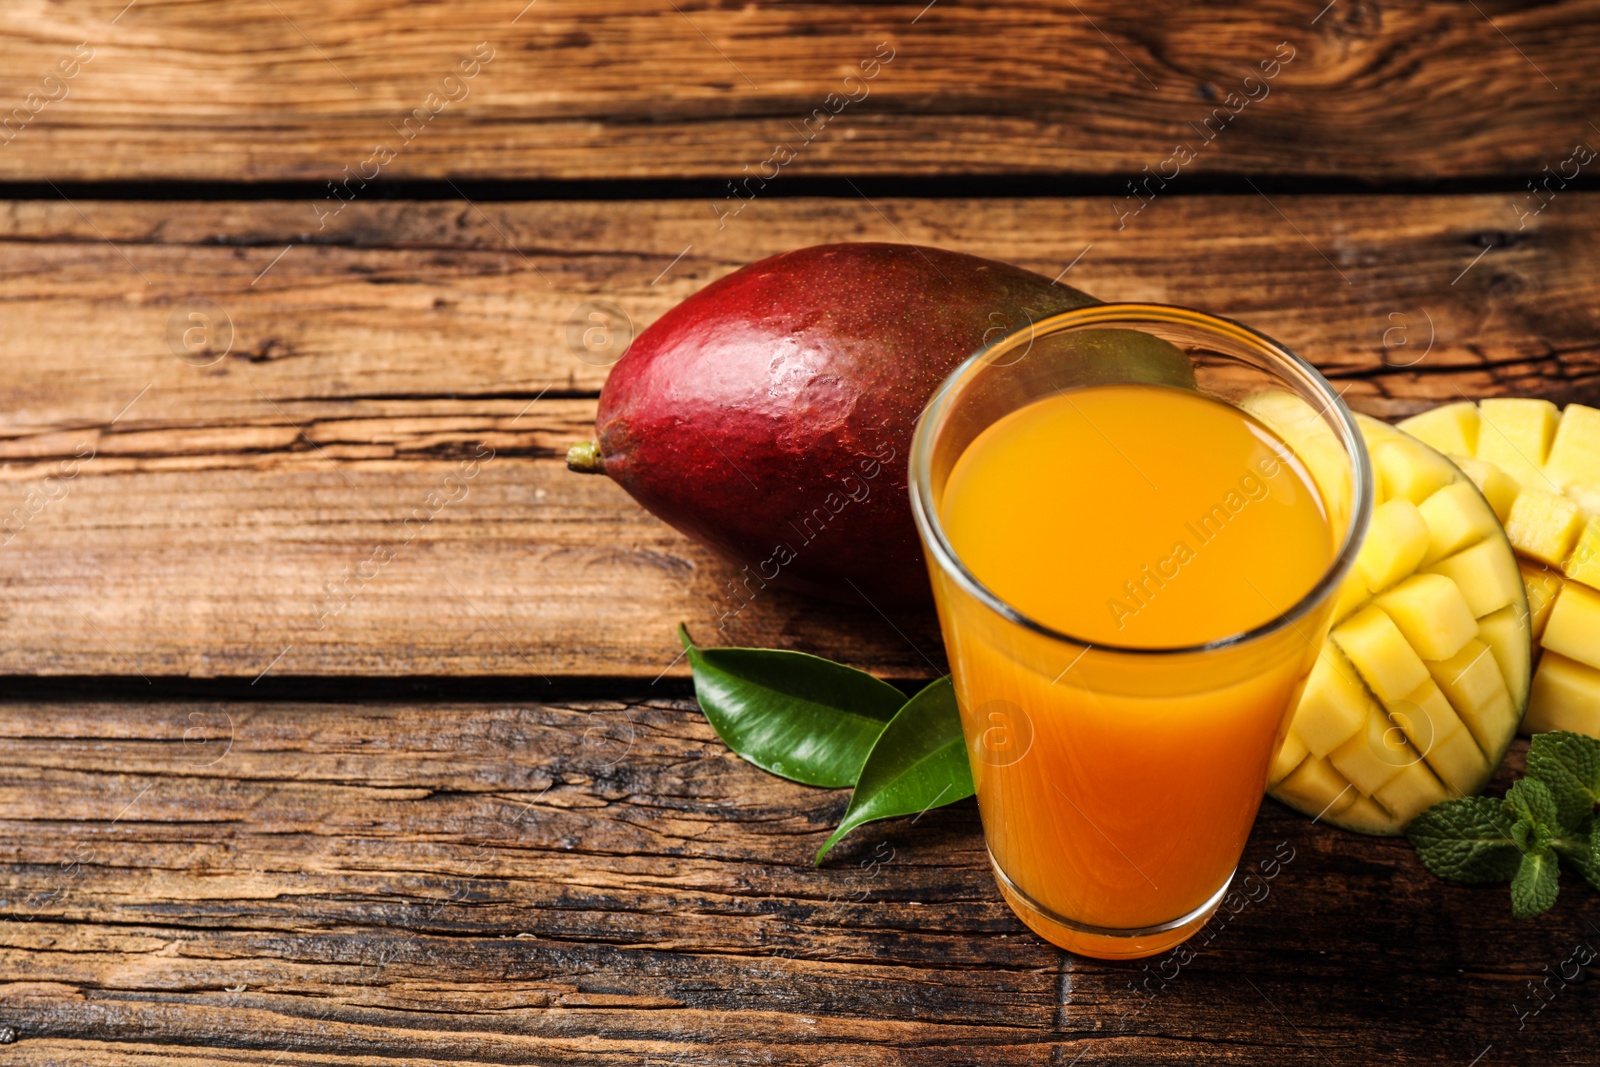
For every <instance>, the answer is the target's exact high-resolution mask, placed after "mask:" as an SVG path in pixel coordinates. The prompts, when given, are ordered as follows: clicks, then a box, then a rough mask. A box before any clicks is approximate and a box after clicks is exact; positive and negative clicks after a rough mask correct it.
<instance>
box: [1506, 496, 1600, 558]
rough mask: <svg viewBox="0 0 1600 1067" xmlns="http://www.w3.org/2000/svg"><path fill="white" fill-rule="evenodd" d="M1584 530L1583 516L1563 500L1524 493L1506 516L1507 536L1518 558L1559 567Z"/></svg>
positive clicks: (1576, 508)
mask: <svg viewBox="0 0 1600 1067" xmlns="http://www.w3.org/2000/svg"><path fill="white" fill-rule="evenodd" d="M1582 530H1583V512H1581V511H1579V510H1578V505H1576V504H1574V503H1573V502H1572V501H1570V500H1568V499H1567V498H1566V497H1564V496H1557V495H1556V494H1555V493H1550V492H1546V491H1545V490H1543V489H1526V488H1525V489H1523V491H1522V492H1521V493H1519V494H1517V502H1516V503H1515V504H1512V505H1511V514H1510V515H1508V516H1506V536H1507V537H1509V538H1511V547H1512V548H1514V549H1516V550H1517V554H1518V555H1520V556H1527V557H1530V558H1532V559H1536V560H1538V561H1539V562H1541V563H1548V564H1550V566H1552V567H1559V566H1561V565H1562V564H1563V563H1565V562H1566V560H1567V557H1568V556H1569V555H1571V554H1572V548H1573V546H1574V545H1575V544H1577V543H1578V534H1579V533H1580V532H1582Z"/></svg>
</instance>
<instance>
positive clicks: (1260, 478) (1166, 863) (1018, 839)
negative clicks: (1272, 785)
mask: <svg viewBox="0 0 1600 1067" xmlns="http://www.w3.org/2000/svg"><path fill="white" fill-rule="evenodd" d="M1314 486H1315V483H1314V482H1313V480H1312V479H1311V477H1310V476H1309V475H1308V474H1307V472H1306V470H1305V468H1304V467H1303V466H1302V465H1301V463H1300V462H1299V460H1297V459H1296V458H1295V456H1294V453H1293V452H1292V451H1291V450H1290V449H1289V448H1288V447H1287V446H1285V445H1284V444H1283V442H1282V441H1280V440H1279V439H1278V438H1277V437H1276V436H1275V435H1274V434H1273V433H1272V432H1271V431H1269V430H1267V429H1266V428H1265V427H1264V426H1262V425H1261V424H1260V423H1259V422H1256V421H1255V420H1253V419H1252V418H1250V416H1248V415H1246V414H1245V413H1244V412H1242V411H1240V410H1238V409H1237V408H1234V407H1232V406H1230V405H1228V404H1226V403H1223V402H1221V401H1219V400H1214V399H1211V398H1209V397H1206V396H1204V395H1202V394H1200V393H1198V392H1194V391H1190V390H1185V389H1178V388H1172V387H1167V386H1156V385H1139V384H1118V385H1097V386H1089V387H1084V388H1078V389H1070V390H1067V391H1065V392H1060V393H1056V394H1053V395H1049V396H1046V397H1044V398H1042V399H1039V400H1035V401H1033V402H1032V403H1029V404H1027V405H1026V406H1024V407H1022V408H1019V409H1017V410H1015V411H1013V412H1011V413H1010V414H1008V415H1005V416H1004V417H1002V418H1000V419H999V420H998V421H997V422H994V423H993V424H991V425H989V426H988V427H987V428H985V429H984V430H982V431H981V432H980V433H978V434H977V436H976V437H975V438H974V439H973V440H972V442H971V443H970V444H969V445H967V447H966V448H965V450H964V451H963V452H962V453H961V454H960V456H959V458H958V459H957V460H956V461H955V463H954V465H953V467H951V469H950V473H949V477H948V479H947V481H946V483H945V486H944V491H943V494H942V498H941V499H940V501H939V502H938V511H939V517H940V520H941V522H942V524H943V526H944V529H945V532H946V536H947V537H948V540H949V544H950V547H951V548H952V549H953V551H954V553H955V556H956V557H957V558H958V559H959V560H960V561H961V563H962V564H963V565H964V566H965V568H966V569H967V571H968V572H969V573H970V574H971V576H972V577H974V578H975V579H976V580H977V581H978V582H980V583H982V584H983V585H984V586H986V587H987V588H988V589H989V590H990V591H991V592H992V593H994V594H995V595H996V596H998V597H999V598H1000V599H1001V600H1002V601H1004V602H1005V603H1006V604H1008V605H1010V606H1012V607H1013V608H1015V609H1016V610H1017V611H1019V612H1021V613H1022V614H1023V615H1025V616H1026V617H1027V618H1029V619H1031V620H1033V622H1035V623H1038V624H1041V625H1042V626H1044V627H1048V628H1049V629H1051V630H1054V631H1056V632H1057V633H1058V634H1065V635H1067V636H1068V637H1070V638H1073V639H1075V640H1074V642H1061V641H1059V640H1050V639H1047V638H1046V637H1045V636H1044V635H1039V634H1037V633H1036V632H1034V631H1031V630H1029V629H1028V628H1026V627H1017V626H1015V625H1010V624H1007V623H1006V622H1005V621H1004V620H1001V619H999V618H998V617H996V616H995V613H994V612H993V611H992V610H991V609H989V608H988V607H985V606H984V605H982V604H980V603H978V602H977V601H975V600H973V599H971V598H964V597H961V596H958V595H953V593H952V586H951V582H952V581H953V579H951V577H950V576H948V575H944V574H941V573H939V572H938V570H937V569H935V573H934V581H935V588H936V591H937V592H938V593H939V596H938V600H939V605H940V611H941V616H942V622H943V628H944V631H945V634H946V638H947V645H948V647H949V653H950V659H951V667H952V672H953V674H954V676H955V683H956V689H957V694H958V697H959V698H960V704H961V709H962V716H963V725H964V728H965V731H966V734H967V738H968V742H969V750H970V752H971V755H972V765H973V776H974V779H975V782H976V784H977V787H978V799H979V805H980V808H981V810H982V814H983V820H984V827H985V835H986V837H987V839H988V842H989V848H990V852H991V854H992V856H993V858H994V861H995V864H996V866H997V868H998V870H999V874H1000V878H999V881H1000V884H1001V888H1002V890H1003V891H1004V892H1005V894H1006V896H1007V898H1008V900H1009V901H1010V902H1011V903H1012V905H1013V907H1014V908H1016V910H1017V911H1018V913H1019V914H1020V915H1022V916H1023V918H1024V919H1025V920H1026V921H1028V922H1029V924H1030V925H1032V926H1034V928H1035V929H1036V930H1039V932H1041V933H1044V934H1045V935H1046V936H1047V937H1049V938H1050V939H1051V940H1053V941H1056V943H1058V944H1065V945H1066V946H1067V947H1069V948H1071V947H1082V948H1083V949H1084V950H1085V951H1090V952H1091V953H1094V954H1107V953H1109V952H1111V951H1112V949H1109V948H1108V947H1107V945H1106V944H1101V943H1097V941H1096V937H1095V935H1094V934H1093V932H1092V931H1093V930H1096V929H1100V928H1104V929H1106V930H1118V931H1128V930H1140V929H1149V928H1153V927H1160V926H1162V925H1163V924H1172V923H1174V921H1176V920H1179V919H1182V918H1183V917H1185V916H1191V917H1193V916H1195V915H1198V921H1204V918H1205V915H1206V914H1208V913H1209V912H1207V911H1206V909H1208V908H1210V907H1212V906H1214V904H1215V901H1216V900H1217V899H1219V898H1220V894H1221V891H1222V888H1223V887H1224V886H1225V885H1226V883H1227V881H1228V878H1229V877H1230V875H1231V873H1232V871H1233V868H1234V865H1235V863H1237V861H1238V857H1239V854H1240V852H1241V851H1242V849H1243V847H1244V842H1245V838H1246V837H1247V835H1248V834H1249V830H1250V824H1251V822H1252V821H1253V819H1254V817H1255V812H1256V809H1257V807H1258V806H1259V804H1260V800H1261V794H1262V791H1263V788H1264V786H1265V782H1266V775H1267V769H1268V765H1269V763H1270V761H1271V759H1272V756H1273V754H1274V752H1275V750H1276V746H1277V745H1278V744H1279V743H1281V741H1282V736H1283V731H1284V728H1285V722H1286V719H1287V716H1288V713H1289V710H1290V708H1291V706H1292V703H1293V699H1294V697H1295V696H1296V693H1297V690H1298V687H1299V686H1300V685H1302V684H1303V682H1304V678H1305V675H1306V673H1307V672H1308V670H1309V668H1310V666H1311V663H1312V662H1313V660H1314V657H1315V655H1316V649H1317V645H1318V643H1319V642H1320V638H1321V636H1322V633H1323V631H1324V630H1325V628H1326V624H1327V618H1326V615H1327V611H1328V610H1329V608H1328V605H1327V604H1326V603H1323V604H1322V605H1321V606H1320V607H1318V608H1317V609H1315V610H1313V611H1311V612H1309V613H1308V614H1306V615H1304V616H1302V617H1300V618H1299V619H1298V620H1297V621H1296V623H1295V624H1293V625H1290V626H1287V627H1282V628H1281V629H1278V630H1274V631H1272V632H1271V633H1269V634H1267V635H1266V636H1265V637H1263V639H1262V640H1261V641H1255V642H1245V643H1238V644H1233V645H1230V646H1228V647H1224V648H1219V649H1211V650H1192V646H1198V645H1205V644H1207V643H1209V642H1214V641H1218V640H1220V639H1224V638H1228V637H1231V636H1233V635H1237V634H1240V633H1244V632H1247V631H1250V630H1252V629H1254V628H1256V627H1261V626H1263V624H1266V623H1269V622H1271V621H1273V620H1275V619H1278V618H1280V617H1281V616H1282V615H1284V613H1285V612H1287V611H1289V610H1290V609H1291V608H1293V607H1295V605H1297V604H1298V603H1299V602H1300V601H1301V600H1302V599H1303V598H1305V597H1306V595H1307V594H1308V593H1309V592H1311V590H1312V589H1313V587H1314V586H1315V585H1316V584H1317V582H1318V581H1319V579H1321V578H1322V576H1323V575H1324V574H1325V573H1327V571H1328V569H1329V566H1330V563H1331V562H1332V560H1333V558H1334V555H1335V551H1336V544H1335V541H1336V537H1335V533H1334V531H1333V530H1332V528H1331V524H1330V519H1329V516H1328V514H1327V510H1326V508H1325V507H1324V506H1323V501H1322V498H1321V497H1320V496H1319V494H1318V492H1317V491H1316V489H1315V487H1314ZM1074 647H1076V648H1078V649H1079V651H1078V652H1077V653H1076V654H1074V653H1073V652H1072V649H1073V648H1074ZM1150 649H1170V650H1175V651H1172V652H1171V653H1169V654H1168V653H1164V654H1162V655H1160V656H1149V655H1143V656H1141V655H1139V654H1138V653H1137V652H1121V651H1118V650H1150ZM1186 649H1188V650H1186ZM1090 653H1093V655H1092V656H1091V655H1090ZM1080 660H1082V662H1079V661H1080ZM1050 916H1054V917H1055V919H1059V918H1060V917H1063V916H1066V917H1071V922H1072V924H1076V925H1073V926H1069V927H1062V926H1060V924H1059V923H1057V922H1055V919H1052V918H1048V917H1050ZM1188 933H1192V928H1190V929H1188V930H1187V931H1184V932H1183V933H1182V934H1181V935H1179V936H1172V937H1170V938H1169V939H1168V940H1167V941H1165V942H1162V944H1165V943H1176V942H1177V941H1179V940H1182V937H1183V936H1187V934H1188ZM1159 941H1161V938H1160V936H1156V937H1155V940H1151V939H1149V938H1147V939H1144V940H1143V941H1140V940H1138V939H1135V940H1134V941H1131V942H1130V941H1123V942H1119V943H1117V945H1118V947H1117V949H1116V951H1118V952H1120V953H1121V954H1126V955H1143V954H1148V952H1150V951H1155V950H1157V949H1158V948H1159V947H1160V945H1158V944H1157V942H1159ZM1152 945H1155V946H1156V947H1155V948H1152Z"/></svg>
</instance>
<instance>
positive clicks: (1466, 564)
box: [1427, 537, 1523, 619]
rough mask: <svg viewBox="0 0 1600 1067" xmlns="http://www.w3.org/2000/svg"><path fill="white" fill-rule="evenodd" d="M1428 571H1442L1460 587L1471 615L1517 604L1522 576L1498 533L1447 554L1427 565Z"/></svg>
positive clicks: (1475, 615)
mask: <svg viewBox="0 0 1600 1067" xmlns="http://www.w3.org/2000/svg"><path fill="white" fill-rule="evenodd" d="M1427 570H1428V572H1429V573H1430V574H1442V575H1444V576H1445V577H1446V578H1448V579H1450V580H1451V581H1452V582H1455V583H1456V588H1457V589H1459V590H1461V595H1462V597H1463V598H1465V599H1466V602H1467V606H1468V607H1469V608H1470V609H1472V614H1473V617H1474V618H1479V619H1481V618H1483V617H1484V616H1485V615H1489V614H1491V613H1493V612H1496V611H1499V610H1500V609H1501V608H1503V607H1506V606H1507V605H1510V604H1520V602H1521V600H1522V597H1523V593H1522V576H1521V575H1520V574H1518V573H1517V565H1516V562H1515V561H1514V558H1513V557H1512V555H1511V553H1509V552H1507V551H1506V548H1505V542H1503V541H1501V540H1500V539H1499V538H1498V537H1490V538H1486V539H1484V540H1482V541H1479V542H1478V543H1477V544H1475V545H1473V546H1472V547H1471V548H1468V549H1463V550H1462V551H1460V552H1457V553H1456V554H1455V555H1453V556H1446V557H1445V558H1444V559H1441V560H1440V561H1439V562H1437V563H1434V564H1432V565H1431V566H1429V567H1428V568H1427Z"/></svg>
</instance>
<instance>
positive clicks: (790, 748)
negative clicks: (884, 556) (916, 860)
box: [678, 626, 906, 789]
mask: <svg viewBox="0 0 1600 1067" xmlns="http://www.w3.org/2000/svg"><path fill="white" fill-rule="evenodd" d="M678 636H679V639H680V640H681V641H682V642H683V647H684V651H685V652H686V653H687V654H688V657H689V667H690V668H691V670H692V671H693V672H694V695H695V697H696V698H697V699H698V700H699V701H700V710H701V711H703V712H705V716H706V718H707V719H708V720H709V721H710V722H711V726H712V728H713V729H715V730H716V731H717V736H718V737H720V738H722V740H723V743H724V744H726V745H727V746H728V747H729V748H731V749H733V750H734V751H735V752H737V753H738V754H739V755H740V756H742V757H744V758H745V759H747V760H749V761H750V762H751V763H754V764H755V765H756V766H757V767H760V768H761V769H762V770H764V771H771V772H772V773H773V774H776V775H781V776H782V777H784V778H788V779H790V780H792V781H796V782H801V783H803V784H805V785H820V786H829V787H832V788H835V789H837V788H841V787H843V786H847V785H854V784H855V781H856V776H857V775H858V774H860V773H861V766H862V764H863V763H865V762H866V759H867V753H868V752H870V751H872V745H873V742H875V741H876V740H877V739H878V735H879V734H881V733H882V732H883V728H884V726H885V725H887V724H888V722H889V720H890V719H892V718H894V714H895V712H897V711H899V710H900V706H901V705H902V704H904V703H905V700H906V697H905V694H904V693H902V692H900V690H898V689H896V688H895V687H894V686H892V685H890V684H889V683H887V682H883V681H879V680H878V679H877V678H874V677H873V676H872V675H870V674H867V673H866V672H865V671H858V670H855V669H854V668H852V667H846V666H845V665H844V664H842V663H834V662H833V661H832V660H826V659H823V658H821V657H820V656H812V655H808V654H807V653H804V652H785V651H780V650H777V649H766V648H700V647H699V646H697V645H696V644H695V643H694V642H693V641H692V640H690V638H689V632H688V630H686V629H684V628H683V627H681V626H680V627H679V628H678Z"/></svg>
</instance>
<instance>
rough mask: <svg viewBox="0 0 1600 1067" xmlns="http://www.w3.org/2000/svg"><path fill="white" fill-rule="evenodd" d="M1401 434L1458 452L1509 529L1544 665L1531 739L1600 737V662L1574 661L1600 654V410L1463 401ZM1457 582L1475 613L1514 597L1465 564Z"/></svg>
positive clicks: (1537, 660) (1415, 421) (1528, 727)
mask: <svg viewBox="0 0 1600 1067" xmlns="http://www.w3.org/2000/svg"><path fill="white" fill-rule="evenodd" d="M1400 428H1401V429H1402V430H1405V431H1406V432H1407V433H1409V434H1411V435H1412V436H1413V437H1415V438H1417V439H1418V440H1420V441H1423V442H1424V443H1426V444H1429V445H1431V446H1433V447H1434V448H1436V449H1438V450H1439V451H1441V452H1445V453H1448V454H1450V458H1451V459H1452V460H1454V461H1455V462H1456V464H1457V465H1459V466H1460V467H1461V469H1462V470H1463V471H1465V472H1466V474H1467V475H1468V476H1469V477H1470V478H1471V479H1472V480H1473V482H1474V483H1475V484H1476V485H1477V486H1478V488H1479V489H1480V490H1481V491H1482V492H1483V495H1484V497H1485V498H1486V499H1487V500H1488V501H1489V503H1490V505H1491V506H1492V507H1493V508H1494V511H1495V514H1496V515H1498V516H1499V517H1500V519H1501V521H1502V522H1503V523H1504V524H1505V529H1506V534H1507V536H1508V537H1509V538H1510V539H1511V545H1512V547H1513V548H1514V549H1515V550H1516V553H1517V557H1518V561H1519V572H1520V576H1521V580H1522V584H1523V587H1524V589H1525V591H1526V595H1527V602H1528V609H1529V612H1530V614H1529V619H1528V622H1529V626H1530V629H1531V630H1532V633H1533V640H1534V647H1533V662H1534V665H1535V667H1534V674H1533V683H1532V689H1531V690H1530V693H1529V698H1528V711H1527V715H1526V716H1525V719H1524V721H1523V731H1524V732H1528V733H1537V732H1539V731H1541V730H1556V729H1560V730H1574V731H1577V732H1580V733H1586V734H1590V735H1593V736H1596V737H1600V663H1597V662H1594V661H1593V660H1592V659H1591V658H1586V656H1592V655H1593V653H1591V652H1583V653H1582V654H1578V655H1574V653H1573V650H1575V649H1578V650H1585V649H1593V647H1594V646H1595V645H1596V644H1600V629H1597V627H1600V613H1597V612H1596V611H1594V610H1591V609H1592V608H1593V606H1594V605H1595V604H1596V603H1600V599H1597V598H1600V409H1596V408H1592V407H1586V406H1585V405H1583V404H1568V405H1567V406H1566V408H1565V409H1558V408H1557V407H1556V406H1555V405H1554V404H1552V403H1550V402H1549V401H1546V400H1511V399H1500V400H1485V401H1483V402H1482V403H1481V404H1477V405H1474V404H1472V403H1470V402H1465V401H1463V402H1461V403H1456V404H1447V405H1445V406H1444V407H1440V408H1435V409H1434V410H1432V411H1427V412H1423V413H1422V414H1421V415H1417V416H1415V417H1413V418H1410V419H1407V420H1405V421H1404V422H1402V423H1400ZM1436 506H1437V507H1439V508H1440V509H1443V508H1444V505H1443V504H1442V503H1441V504H1439V505H1436ZM1440 536H1441V538H1442V539H1448V537H1449V534H1447V533H1446V534H1441V535H1440ZM1432 551H1433V548H1432V546H1430V549H1429V552H1430V555H1431V553H1432ZM1457 558H1458V560H1459V557H1457ZM1430 562H1431V561H1430ZM1447 576H1449V577H1452V578H1454V579H1456V580H1457V582H1458V584H1461V586H1462V591H1463V592H1464V593H1465V594H1466V595H1467V599H1468V601H1469V602H1474V607H1475V608H1477V607H1482V606H1485V605H1486V604H1488V603H1490V602H1492V601H1494V600H1499V599H1501V598H1503V596H1504V590H1502V589H1498V588H1496V589H1490V588H1489V587H1488V586H1481V587H1478V586H1475V584H1474V583H1475V580H1474V579H1473V578H1472V577H1471V576H1470V575H1468V574H1467V573H1465V571H1464V570H1462V569H1461V568H1460V567H1459V566H1458V567H1457V570H1456V572H1455V573H1449V574H1448V575H1447ZM1569 593H1571V594H1572V595H1571V599H1570V600H1569V599H1568V594H1569ZM1474 598H1476V601H1474ZM1563 601H1565V602H1566V605H1567V606H1566V607H1565V608H1561V607H1560V605H1561V604H1562V603H1563ZM1508 603H1509V602H1508ZM1558 609H1559V612H1560V613H1559V615H1558ZM1552 625H1555V644H1553V645H1552V644H1551V643H1550V640H1549V638H1550V627H1551V626H1552ZM1502 629H1503V627H1502ZM1581 668H1587V670H1585V669H1581ZM1547 672H1548V676H1547ZM1555 724H1559V725H1555Z"/></svg>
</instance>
